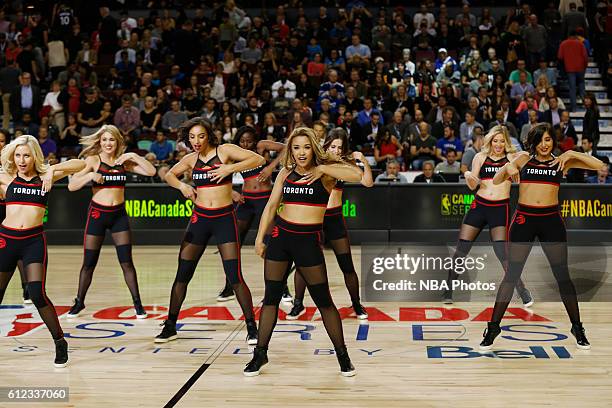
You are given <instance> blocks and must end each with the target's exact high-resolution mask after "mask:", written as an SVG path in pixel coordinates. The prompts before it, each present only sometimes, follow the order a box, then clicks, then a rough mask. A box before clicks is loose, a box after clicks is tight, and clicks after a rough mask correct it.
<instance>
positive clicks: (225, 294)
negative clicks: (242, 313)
mask: <svg viewBox="0 0 612 408" xmlns="http://www.w3.org/2000/svg"><path fill="white" fill-rule="evenodd" d="M233 299H236V295H235V294H234V289H232V287H231V286H227V285H226V286H225V287H224V288H223V290H222V291H221V292H219V296H217V302H227V301H228V300H233Z"/></svg>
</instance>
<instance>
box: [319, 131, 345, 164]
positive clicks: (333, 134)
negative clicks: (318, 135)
mask: <svg viewBox="0 0 612 408" xmlns="http://www.w3.org/2000/svg"><path fill="white" fill-rule="evenodd" d="M337 139H340V140H342V151H341V153H340V157H342V159H346V157H347V156H348V154H349V148H348V135H347V133H346V130H344V129H342V128H340V127H337V128H334V129H332V130H331V131H330V132H329V133H328V134H327V137H326V138H325V141H324V142H323V150H325V151H327V149H329V146H330V145H331V144H332V142H333V141H334V140H337Z"/></svg>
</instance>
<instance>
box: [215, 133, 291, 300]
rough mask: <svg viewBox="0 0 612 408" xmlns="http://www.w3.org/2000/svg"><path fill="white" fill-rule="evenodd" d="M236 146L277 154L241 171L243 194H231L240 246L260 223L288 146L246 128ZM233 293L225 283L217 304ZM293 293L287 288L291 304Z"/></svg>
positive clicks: (229, 297) (266, 153)
mask: <svg viewBox="0 0 612 408" xmlns="http://www.w3.org/2000/svg"><path fill="white" fill-rule="evenodd" d="M233 143H234V144H235V145H238V146H240V147H242V148H243V149H246V150H250V151H253V152H257V153H258V154H259V155H261V156H264V157H266V156H268V155H269V154H268V153H269V152H276V153H277V155H276V158H275V159H274V160H272V161H271V162H270V164H267V165H266V164H263V165H261V166H257V167H255V168H253V169H247V170H244V171H241V172H240V174H241V175H242V178H243V180H244V184H243V185H242V193H238V192H237V191H232V196H233V200H234V202H236V203H238V207H237V208H236V218H237V219H238V233H239V234H240V243H241V245H242V243H243V242H244V240H245V238H246V235H247V233H248V232H249V229H250V228H251V225H252V224H253V221H254V220H257V221H258V222H259V219H260V218H261V213H262V212H263V209H264V208H265V206H266V203H267V202H268V198H270V192H271V191H272V180H271V176H272V172H273V171H274V169H275V168H276V166H277V165H278V163H279V161H280V153H281V152H282V151H283V150H284V149H285V145H284V144H283V143H279V142H273V141H271V140H258V139H257V131H256V130H255V129H254V128H253V127H251V126H243V127H241V128H240V129H238V132H236V136H235V137H234V141H233ZM234 297H235V296H234V291H233V290H232V285H231V283H230V281H229V280H227V279H226V280H225V287H224V288H223V290H221V292H220V293H219V296H218V297H217V301H219V302H225V301H228V300H231V299H234ZM291 300H292V298H291V294H289V290H288V289H287V288H285V292H284V293H283V301H288V302H291Z"/></svg>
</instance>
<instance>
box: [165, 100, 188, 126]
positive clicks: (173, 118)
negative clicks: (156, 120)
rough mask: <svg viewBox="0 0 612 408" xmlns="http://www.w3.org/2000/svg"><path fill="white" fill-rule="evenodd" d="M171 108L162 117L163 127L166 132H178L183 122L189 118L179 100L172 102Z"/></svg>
mask: <svg viewBox="0 0 612 408" xmlns="http://www.w3.org/2000/svg"><path fill="white" fill-rule="evenodd" d="M170 109H171V110H169V111H168V112H166V113H164V115H163V117H162V129H163V130H164V131H166V132H170V133H176V132H177V130H178V128H179V127H180V126H181V124H182V123H183V122H185V121H187V120H188V118H187V114H186V113H185V112H182V111H181V110H180V109H181V106H180V105H179V102H178V101H172V102H171V103H170Z"/></svg>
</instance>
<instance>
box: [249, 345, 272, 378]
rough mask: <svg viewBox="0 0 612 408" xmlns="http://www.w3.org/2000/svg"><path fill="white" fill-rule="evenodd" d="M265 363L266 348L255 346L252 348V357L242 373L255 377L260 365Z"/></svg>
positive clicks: (266, 359)
mask: <svg viewBox="0 0 612 408" xmlns="http://www.w3.org/2000/svg"><path fill="white" fill-rule="evenodd" d="M266 364H268V349H265V348H263V347H255V350H253V358H252V359H251V361H249V363H248V364H247V365H246V367H245V368H244V371H243V374H244V375H245V377H255V376H256V375H259V371H260V370H261V367H263V366H264V365H266Z"/></svg>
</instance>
